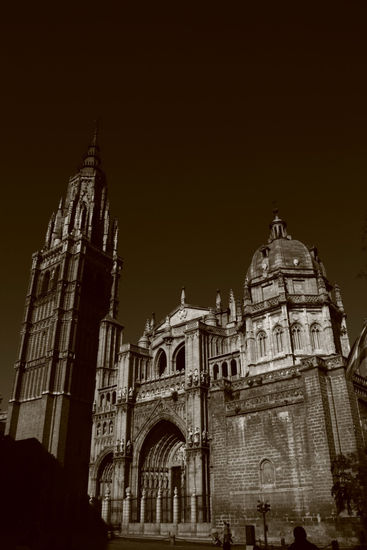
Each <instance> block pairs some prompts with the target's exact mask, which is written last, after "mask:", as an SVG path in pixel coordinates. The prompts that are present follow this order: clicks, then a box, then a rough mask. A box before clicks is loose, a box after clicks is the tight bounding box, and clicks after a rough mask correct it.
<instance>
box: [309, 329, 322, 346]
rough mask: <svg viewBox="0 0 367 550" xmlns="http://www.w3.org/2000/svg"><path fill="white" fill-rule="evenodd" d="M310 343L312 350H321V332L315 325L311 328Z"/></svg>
mask: <svg viewBox="0 0 367 550" xmlns="http://www.w3.org/2000/svg"><path fill="white" fill-rule="evenodd" d="M311 343H312V349H320V348H321V330H320V327H319V325H317V324H316V323H315V324H314V325H312V326H311Z"/></svg>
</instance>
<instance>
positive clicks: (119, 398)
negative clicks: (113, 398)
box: [117, 388, 122, 403]
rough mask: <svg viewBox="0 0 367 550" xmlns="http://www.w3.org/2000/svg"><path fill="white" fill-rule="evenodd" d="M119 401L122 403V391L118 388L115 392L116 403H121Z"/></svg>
mask: <svg viewBox="0 0 367 550" xmlns="http://www.w3.org/2000/svg"><path fill="white" fill-rule="evenodd" d="M121 401H122V389H121V388H119V389H118V390H117V402H118V403H121Z"/></svg>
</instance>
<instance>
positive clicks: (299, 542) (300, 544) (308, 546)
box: [288, 525, 319, 550]
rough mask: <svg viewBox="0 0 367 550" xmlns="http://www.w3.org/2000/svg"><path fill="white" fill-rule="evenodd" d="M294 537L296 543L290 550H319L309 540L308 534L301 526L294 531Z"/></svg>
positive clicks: (293, 543)
mask: <svg viewBox="0 0 367 550" xmlns="http://www.w3.org/2000/svg"><path fill="white" fill-rule="evenodd" d="M293 536H294V542H292V544H291V545H290V546H289V549H288V550H319V549H318V548H317V546H316V545H315V544H312V542H310V541H308V540H307V533H306V531H305V529H304V528H303V527H301V526H300V525H297V527H295V528H294V529H293Z"/></svg>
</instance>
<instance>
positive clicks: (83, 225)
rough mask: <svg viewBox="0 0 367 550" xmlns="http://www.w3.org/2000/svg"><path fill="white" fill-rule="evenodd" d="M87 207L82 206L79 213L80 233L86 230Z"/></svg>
mask: <svg viewBox="0 0 367 550" xmlns="http://www.w3.org/2000/svg"><path fill="white" fill-rule="evenodd" d="M87 223H88V220H87V207H86V206H85V204H83V206H82V208H81V212H80V231H81V232H82V233H83V232H85V231H86V229H87Z"/></svg>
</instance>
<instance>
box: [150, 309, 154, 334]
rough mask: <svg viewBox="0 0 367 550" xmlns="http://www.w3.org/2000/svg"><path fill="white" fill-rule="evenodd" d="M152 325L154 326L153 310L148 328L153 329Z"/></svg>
mask: <svg viewBox="0 0 367 550" xmlns="http://www.w3.org/2000/svg"><path fill="white" fill-rule="evenodd" d="M154 327H155V313H154V311H153V313H152V317H151V319H150V330H153V329H154Z"/></svg>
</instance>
